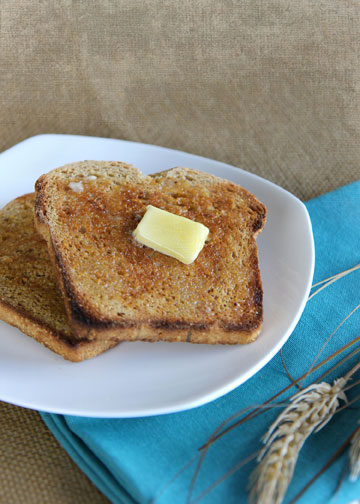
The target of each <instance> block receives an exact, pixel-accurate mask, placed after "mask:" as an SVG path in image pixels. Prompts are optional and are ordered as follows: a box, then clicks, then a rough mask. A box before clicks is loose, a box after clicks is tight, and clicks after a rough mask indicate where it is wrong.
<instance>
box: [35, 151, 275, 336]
mask: <svg viewBox="0 0 360 504" xmlns="http://www.w3.org/2000/svg"><path fill="white" fill-rule="evenodd" d="M149 204H151V205H153V206H155V207H158V208H162V209H164V210H167V211H169V212H172V213H174V214H177V215H182V216H184V217H187V218H189V219H192V220H195V221H197V222H200V223H202V224H204V225H205V226H207V227H208V228H209V230H210V234H209V238H208V240H207V242H206V243H205V246H204V248H203V250H202V251H201V252H200V254H199V256H198V258H197V259H196V260H195V261H194V262H193V263H192V264H189V265H185V264H183V263H181V262H179V261H178V260H176V259H174V258H172V257H169V256H166V255H164V254H161V253H160V252H156V251H154V250H152V249H150V248H148V247H144V246H140V245H139V244H138V243H137V242H135V240H134V238H133V236H132V232H133V230H134V229H135V228H136V226H137V224H138V221H139V220H140V219H141V218H142V216H143V215H144V213H145V210H146V206H147V205H149ZM35 207H36V227H37V229H38V231H39V232H40V233H41V235H42V236H43V237H44V238H45V240H46V241H47V244H48V247H49V254H50V257H51V259H52V262H53V265H54V268H55V273H56V277H57V279H58V282H59V285H60V288H61V291H62V294H63V297H64V300H65V308H66V311H67V314H68V317H69V320H70V324H71V327H72V331H73V334H74V337H76V338H89V339H90V340H91V339H96V338H99V339H106V338H109V337H116V338H120V339H121V340H127V341H132V340H146V341H187V342H192V343H210V344H215V343H225V344H234V343H249V342H251V341H254V340H255V339H256V337H257V335H258V334H259V332H260V330H261V326H262V320H263V305H262V286H261V279H260V272H259V265H258V254H257V245H256V239H255V238H256V236H257V234H258V233H259V232H260V231H261V230H262V229H263V227H264V224H265V219H266V208H265V206H264V205H263V204H262V203H260V202H259V201H258V200H257V199H256V198H255V196H253V195H252V194H250V193H249V192H248V191H246V190H245V189H243V188H242V187H240V186H238V185H236V184H234V183H232V182H229V181H227V180H223V179H220V178H217V177H215V176H213V175H209V174H207V173H203V172H200V171H196V170H191V169H188V168H182V167H179V168H173V169H171V170H167V171H165V172H160V173H157V174H154V175H152V176H146V175H142V174H141V173H140V172H139V170H137V169H136V168H134V167H132V166H130V165H127V164H125V163H121V162H99V161H84V162H79V163H73V164H70V165H66V166H64V167H61V168H58V169H56V170H53V171H51V172H50V173H48V174H46V175H43V176H41V177H40V178H39V179H38V181H37V182H36V203H35Z"/></svg>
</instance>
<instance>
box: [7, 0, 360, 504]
mask: <svg viewBox="0 0 360 504" xmlns="http://www.w3.org/2000/svg"><path fill="white" fill-rule="evenodd" d="M359 12H360V3H359V2H358V1H356V0H353V1H352V0H342V1H337V0H336V1H329V0H318V1H317V2H314V1H312V0H297V1H295V0H292V1H287V0H277V1H276V0H263V1H260V0H237V1H231V0H223V1H218V0H208V1H205V0H197V1H195V2H194V1H192V0H182V1H181V2H180V1H176V0H153V1H150V0H120V1H116V0H113V1H110V0H102V2H93V1H75V0H73V1H70V0H62V1H61V0H58V1H54V0H52V1H41V0H37V1H35V0H33V1H29V0H17V1H14V0H2V2H1V34H0V37H1V50H0V58H1V60H0V61H1V62H0V82H1V89H0V91H1V92H0V150H3V149H6V148H8V147H10V146H12V145H13V144H15V143H17V142H19V141H21V140H23V139H24V138H27V137H29V136H32V135H35V134H38V133H73V134H85V135H93V136H109V137H114V138H123V139H128V140H135V141H140V142H146V143H152V144H157V145H163V146H167V147H171V148H176V149H180V150H185V151H188V152H192V153H196V154H201V155H204V156H207V157H210V158H214V159H218V160H221V161H225V162H228V163H231V164H233V165H235V166H241V167H242V168H245V169H247V170H249V171H252V172H254V173H257V174H259V175H261V176H264V177H266V178H268V179H270V180H273V181H274V182H276V183H278V184H280V185H282V186H283V187H285V188H287V189H289V190H290V191H292V192H294V193H295V194H296V195H297V196H299V197H300V198H302V199H308V198H311V197H314V196H317V195H319V194H321V193H323V192H325V191H328V190H332V189H335V188H336V187H339V186H341V185H343V184H346V183H348V182H351V181H353V180H356V179H358V178H359V174H360V168H359V165H360V142H359V130H360V119H359V118H360V113H359V112H360V110H359V109H360V95H359V85H360V84H359V83H360V64H359V63H360V61H359V60H360V58H359V32H360V23H359V21H360V20H359ZM1 175H2V177H6V173H3V174H1ZM75 365H76V364H75ZM8 502H15V503H17V502H21V503H38V502H41V503H78V502H94V503H98V502H99V503H100V502H106V499H105V498H103V497H102V496H101V494H100V493H99V492H98V491H97V490H96V489H95V488H94V487H93V486H92V485H91V483H90V482H89V481H88V480H87V479H86V478H85V476H83V475H82V473H81V472H80V470H79V469H78V468H77V467H76V465H75V464H74V463H73V462H72V461H71V460H70V459H69V457H68V456H67V455H66V454H65V452H64V451H63V450H62V448H60V447H59V445H58V444H57V443H56V441H55V440H54V439H53V437H52V435H51V434H50V433H49V432H48V431H47V429H46V428H45V426H44V425H43V424H42V422H41V420H40V418H39V416H38V414H37V413H36V412H32V411H30V410H25V409H22V408H18V407H15V406H10V405H7V404H4V403H0V503H1V504H2V503H8Z"/></svg>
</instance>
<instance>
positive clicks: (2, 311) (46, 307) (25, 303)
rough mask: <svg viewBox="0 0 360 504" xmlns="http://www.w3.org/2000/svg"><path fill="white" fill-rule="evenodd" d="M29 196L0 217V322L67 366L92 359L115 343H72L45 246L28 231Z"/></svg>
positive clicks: (31, 211)
mask: <svg viewBox="0 0 360 504" xmlns="http://www.w3.org/2000/svg"><path fill="white" fill-rule="evenodd" d="M34 200H35V195H34V194H27V195H25V196H21V197H19V198H16V199H15V200H13V201H11V202H10V203H9V204H8V205H6V206H5V207H4V208H3V209H2V210H1V211H0V319H1V320H3V321H5V322H7V323H8V324H10V325H12V326H14V327H17V328H18V329H20V330H21V331H22V332H24V333H25V334H27V335H29V336H31V337H32V338H34V339H35V340H36V341H38V342H39V343H42V344H43V345H45V346H46V347H47V348H49V349H50V350H52V351H53V352H56V353H58V354H59V355H61V356H62V357H64V358H65V359H67V360H70V361H73V362H78V361H82V360H84V359H89V358H92V357H94V356H96V355H98V354H100V353H102V352H104V351H105V350H107V349H108V348H111V347H113V346H114V345H115V344H116V343H117V340H108V341H105V340H100V341H90V340H89V339H88V338H86V337H85V338H82V339H79V338H74V337H73V334H72V332H71V328H70V326H69V323H68V320H67V317H66V314H65V309H64V304H63V301H62V299H61V296H60V293H59V291H58V288H57V285H56V282H55V278H54V276H53V269H52V265H51V263H50V259H49V255H48V251H47V246H46V243H45V242H44V241H43V240H42V239H41V238H40V236H39V235H38V233H37V232H36V231H35V228H34Z"/></svg>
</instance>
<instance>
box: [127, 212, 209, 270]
mask: <svg viewBox="0 0 360 504" xmlns="http://www.w3.org/2000/svg"><path fill="white" fill-rule="evenodd" d="M208 234H209V230H208V228H207V227H206V226H204V225H203V224H200V223H199V222H195V221H192V220H190V219H187V218H186V217H181V216H179V215H174V214H172V213H170V212H167V211H166V210H161V209H160V208H156V207H154V206H152V205H148V206H147V207H146V212H145V215H144V217H143V218H142V219H141V221H140V222H139V224H138V226H137V228H136V229H135V231H134V233H133V235H134V238H135V239H136V240H137V241H138V242H140V243H142V244H143V245H147V246H148V247H151V248H153V249H155V250H157V251H158V252H162V253H163V254H166V255H168V256H170V257H175V259H178V260H179V261H181V262H183V263H184V264H190V263H192V262H193V261H195V259H196V258H197V256H198V255H199V253H200V251H201V249H202V248H203V246H204V243H205V240H206V238H207V237H208Z"/></svg>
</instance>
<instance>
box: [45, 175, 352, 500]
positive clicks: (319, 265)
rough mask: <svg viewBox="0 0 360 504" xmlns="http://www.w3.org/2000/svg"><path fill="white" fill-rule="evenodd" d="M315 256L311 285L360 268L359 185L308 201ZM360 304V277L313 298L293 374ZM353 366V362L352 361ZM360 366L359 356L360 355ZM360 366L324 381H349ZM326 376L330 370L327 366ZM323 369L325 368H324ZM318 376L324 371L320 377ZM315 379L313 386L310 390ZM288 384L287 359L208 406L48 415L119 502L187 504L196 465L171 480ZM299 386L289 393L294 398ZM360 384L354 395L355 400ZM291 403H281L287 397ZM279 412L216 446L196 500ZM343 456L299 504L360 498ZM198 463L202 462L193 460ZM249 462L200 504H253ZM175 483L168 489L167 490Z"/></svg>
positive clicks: (321, 451) (335, 440)
mask: <svg viewBox="0 0 360 504" xmlns="http://www.w3.org/2000/svg"><path fill="white" fill-rule="evenodd" d="M307 208H308V211H309V214H310V217H311V221H312V225H313V231H314V237H315V250H316V267H315V277H314V282H318V281H320V280H323V279H325V278H327V277H329V276H331V275H334V274H336V273H338V272H341V271H343V270H345V269H347V268H350V267H352V266H354V265H356V264H358V263H360V181H359V182H356V183H354V184H351V185H349V186H346V187H343V188H341V189H339V190H336V191H334V192H331V193H328V194H325V195H323V196H321V197H319V198H316V199H314V200H311V201H309V202H308V203H307ZM359 302H360V270H357V271H355V272H353V273H351V274H350V275H349V276H347V277H345V278H343V279H341V280H339V281H338V282H336V283H334V284H333V285H331V286H330V287H328V288H327V289H325V290H324V291H322V292H321V293H319V294H318V295H317V296H315V297H314V298H313V299H311V300H310V301H309V302H308V304H307V306H306V309H305V311H304V313H303V316H302V317H301V320H300V322H299V323H298V325H297V327H296V329H295V331H294V333H293V334H292V336H291V337H290V339H289V340H288V342H287V344H286V345H285V347H284V349H283V355H284V360H285V362H286V365H287V367H288V369H289V371H290V373H291V374H292V376H294V377H298V376H300V375H301V374H303V373H304V372H305V371H306V370H307V369H308V368H309V366H310V365H311V363H312V361H313V359H314V357H315V355H316V354H317V352H318V351H319V350H320V347H321V346H322V344H323V343H324V342H325V340H326V339H327V337H328V336H329V335H330V333H331V332H332V331H333V330H334V329H335V328H336V327H337V325H338V324H339V323H340V322H341V321H342V320H343V319H344V318H345V316H346V315H347V314H348V313H349V312H350V311H351V310H352V309H353V308H355V306H356V305H357V304H358V303H359ZM359 327H360V310H358V311H357V312H355V314H354V315H353V316H352V317H351V318H350V319H348V320H347V321H346V322H345V323H344V324H343V325H342V326H341V328H340V329H339V330H338V331H337V332H336V335H335V337H334V338H333V339H332V341H331V343H330V344H329V345H328V346H327V347H326V349H325V351H324V353H323V354H322V356H321V360H322V359H323V358H324V357H326V356H327V355H330V353H332V352H333V351H334V350H335V349H336V348H339V347H340V346H341V345H344V344H345V343H347V342H349V341H350V340H351V339H352V338H354V337H356V336H359V335H360V332H359ZM355 359H356V357H355ZM357 359H359V357H357ZM354 362H356V361H354V359H353V360H352V361H349V362H347V363H345V364H344V365H342V366H341V367H340V368H339V369H337V370H336V372H335V373H334V374H333V375H331V376H329V377H327V378H326V380H332V379H334V378H335V377H337V376H343V375H344V374H345V373H346V371H347V370H349V369H350V366H351V365H352V364H354ZM321 371H323V368H322V369H321ZM319 372H320V371H319ZM318 374H319V373H318ZM315 376H316V374H315V375H311V377H309V378H308V379H307V383H310V381H312V380H313V379H314V377H315ZM288 384H289V378H288V377H287V375H286V373H285V371H284V368H283V366H282V363H281V360H280V356H279V355H277V356H275V357H274V358H273V359H272V360H271V362H270V363H269V364H268V365H267V366H265V367H264V368H263V369H262V370H261V371H260V372H259V373H257V374H256V375H255V376H254V377H253V378H251V379H250V380H248V381H247V382H246V383H245V384H243V385H242V386H240V387H239V388H237V389H236V390H234V391H233V392H231V393H229V394H227V395H226V396H224V397H222V398H220V399H217V400H216V401H214V402H212V403H209V404H207V405H205V406H202V407H199V408H196V409H193V410H190V411H185V412H182V413H176V414H170V415H163V416H155V417H148V418H136V419H94V418H81V417H75V416H61V415H53V414H48V413H42V418H43V420H44V422H45V423H46V424H47V426H48V427H49V428H50V430H51V431H52V432H53V434H54V436H55V437H56V438H57V439H58V441H59V442H60V443H61V444H62V445H63V447H64V448H65V449H66V450H67V452H68V453H69V454H70V456H71V457H72V458H73V459H74V461H75V462H76V463H77V464H78V465H79V466H80V468H81V469H82V470H83V471H84V472H85V473H86V474H87V475H88V477H89V478H90V479H91V480H92V481H93V482H94V483H95V485H97V486H98V488H99V489H100V490H101V491H102V492H103V493H104V494H105V495H106V496H107V497H108V498H109V499H110V501H111V502H113V503H121V504H123V503H126V504H127V503H149V502H150V501H151V500H152V499H154V498H156V500H155V502H156V503H157V504H165V503H166V504H168V503H171V504H177V503H179V504H180V503H182V504H183V503H185V502H186V496H187V492H188V489H189V485H190V481H191V477H192V475H193V473H194V469H195V462H193V463H192V464H190V465H189V466H188V467H187V468H186V469H185V470H184V471H183V472H181V474H180V475H179V476H178V477H177V478H175V479H174V480H173V481H172V482H171V480H172V478H173V477H174V476H175V475H176V474H177V473H178V472H179V471H180V470H181V469H182V468H183V467H184V466H185V465H186V464H187V463H188V462H189V461H191V459H193V457H194V456H196V454H197V453H198V451H197V450H198V448H199V447H200V446H201V445H202V444H203V443H205V442H206V441H207V439H208V438H209V436H210V435H211V434H212V432H213V431H214V430H215V429H216V428H217V427H218V426H219V424H220V423H221V422H223V421H224V420H225V419H226V418H228V417H229V416H230V415H233V414H234V413H236V412H237V411H239V410H241V409H242V408H245V407H246V406H250V405H253V404H261V403H262V402H264V401H265V400H266V399H268V398H269V397H270V396H272V395H273V394H274V393H276V392H277V391H278V390H280V389H281V388H283V387H284V386H286V385H288ZM294 391H295V389H294V388H293V389H292V391H291V392H294ZM358 393H360V387H355V388H354V390H352V391H349V393H348V396H349V398H351V397H355V396H356V395H357V394H358ZM288 396H289V393H288V395H287V396H286V395H285V396H283V397H282V399H285V398H286V397H288ZM359 406H360V401H359V403H356V404H355V405H354V407H353V408H349V409H345V410H343V411H342V412H340V413H338V414H337V415H335V417H334V418H333V420H332V421H331V422H330V423H329V424H328V425H327V426H326V427H325V428H324V429H323V430H322V431H320V432H319V433H317V434H314V435H313V436H311V437H310V438H309V439H308V441H307V442H306V443H305V445H304V448H303V449H302V451H301V454H300V457H299V460H298V463H297V465H296V469H295V475H294V478H293V480H292V483H291V485H290V487H289V490H288V493H287V496H286V498H285V501H284V502H285V503H286V502H290V500H291V498H292V497H294V496H295V495H296V494H297V492H298V491H299V490H300V489H301V488H302V487H303V485H304V484H305V483H307V482H308V481H309V480H310V479H311V477H312V476H313V475H314V474H315V473H316V472H317V471H318V470H319V469H320V468H321V467H322V466H323V465H324V464H325V462H326V461H327V460H328V459H329V458H330V456H331V455H332V454H333V453H335V451H336V450H337V448H338V447H339V446H340V445H341V444H342V443H343V441H344V440H345V439H346V438H347V437H348V435H349V434H350V433H351V432H352V431H353V430H354V429H355V427H356V426H357V421H358V420H359V419H360V410H359V409H358V408H359ZM278 413H279V410H274V409H273V410H268V411H266V412H265V413H264V414H262V415H260V416H259V417H257V418H256V419H254V420H252V421H249V422H247V423H245V424H244V425H242V426H240V427H237V428H235V429H233V430H232V431H230V432H229V433H228V434H226V435H225V436H223V437H222V438H221V439H219V440H218V441H216V443H214V445H213V446H212V447H211V448H210V450H209V451H208V454H207V456H206V458H205V460H204V463H203V465H202V468H201V470H200V472H199V475H198V479H197V482H196V485H195V487H194V492H193V501H196V498H197V497H198V496H200V495H201V494H202V492H204V491H205V490H206V489H207V488H208V487H209V486H210V485H211V484H213V483H214V482H216V481H217V480H218V479H219V478H220V477H221V476H222V475H223V474H224V473H226V472H227V471H228V470H230V469H231V468H232V467H233V466H234V465H236V464H237V463H238V462H239V461H241V460H242V459H244V458H246V457H247V456H248V455H250V454H251V453H253V452H254V451H256V450H258V449H259V448H260V446H261V444H260V438H261V436H262V435H263V434H264V433H265V431H266V430H267V428H268V426H269V425H270V423H271V422H272V421H273V420H274V418H275V417H276V416H277V414H278ZM347 457H348V453H345V454H343V456H342V457H341V458H339V459H338V460H337V461H336V462H335V463H334V464H332V465H331V467H330V468H329V469H328V470H327V471H326V472H325V473H323V474H322V476H321V477H320V478H319V479H318V480H317V481H316V483H314V484H313V485H312V486H311V487H310V489H309V490H308V491H307V492H306V493H305V494H304V495H303V497H302V498H301V499H300V500H299V501H298V502H300V503H302V504H303V503H329V502H334V503H335V502H336V503H337V504H342V503H349V502H350V501H351V500H353V499H355V498H359V496H360V479H359V481H358V482H355V483H351V482H350V481H349V480H348V478H345V480H344V481H343V483H342V485H341V488H340V491H339V492H338V493H337V495H336V497H335V498H333V497H332V495H333V494H334V492H335V490H336V487H337V483H338V481H339V480H340V479H341V477H342V475H343V471H344V470H345V469H346V464H347ZM196 460H197V459H196ZM254 466H255V462H254V461H251V462H250V463H248V464H246V465H245V466H244V467H242V468H240V469H239V470H238V471H237V472H235V473H234V474H233V475H232V476H230V477H228V478H227V479H226V480H225V481H223V482H222V483H221V484H219V485H218V486H216V488H215V489H213V490H212V491H211V492H210V493H208V494H207V495H206V496H205V497H204V498H203V499H202V500H201V502H203V503H227V504H232V503H234V504H235V503H237V504H238V503H246V502H247V491H246V487H247V485H248V477H249V474H250V472H251V470H252V469H253V468H254ZM169 483H170V484H169Z"/></svg>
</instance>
